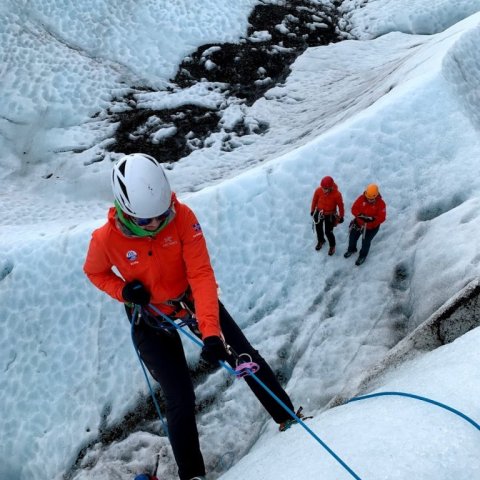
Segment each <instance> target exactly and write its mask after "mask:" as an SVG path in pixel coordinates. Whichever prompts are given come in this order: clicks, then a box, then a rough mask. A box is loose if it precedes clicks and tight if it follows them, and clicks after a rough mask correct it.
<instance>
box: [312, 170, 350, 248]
mask: <svg viewBox="0 0 480 480" xmlns="http://www.w3.org/2000/svg"><path fill="white" fill-rule="evenodd" d="M310 215H311V216H312V217H313V222H314V223H315V229H316V231H317V240H318V242H317V245H316V247H315V250H320V249H321V248H322V246H323V244H324V243H325V237H327V240H328V245H329V247H330V248H329V250H328V254H329V255H333V254H334V253H335V235H334V234H333V229H334V227H335V226H336V225H337V223H343V217H344V215H345V210H344V206H343V198H342V194H341V193H340V190H339V189H338V187H337V185H336V183H335V182H334V180H333V178H332V177H329V176H327V177H323V178H322V181H321V182H320V186H319V187H318V188H317V189H316V190H315V193H314V194H313V199H312V205H311V207H310ZM324 229H325V236H324Z"/></svg>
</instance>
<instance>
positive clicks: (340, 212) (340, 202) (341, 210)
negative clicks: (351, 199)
mask: <svg viewBox="0 0 480 480" xmlns="http://www.w3.org/2000/svg"><path fill="white" fill-rule="evenodd" d="M337 207H338V215H339V217H341V218H343V217H344V216H345V206H344V205H343V197H342V194H341V193H340V191H339V192H338V199H337Z"/></svg>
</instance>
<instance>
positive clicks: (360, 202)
mask: <svg viewBox="0 0 480 480" xmlns="http://www.w3.org/2000/svg"><path fill="white" fill-rule="evenodd" d="M352 215H353V216H354V217H355V218H354V219H353V220H352V222H351V223H350V235H349V238H348V250H347V251H346V252H345V254H344V255H343V256H344V257H345V258H348V257H350V256H351V255H353V254H354V253H355V252H356V251H357V241H358V239H359V238H360V235H362V248H361V249H360V252H359V254H358V258H357V261H356V262H355V265H361V264H362V263H363V262H365V259H366V258H367V255H368V251H369V250H370V244H371V243H372V240H373V237H374V236H375V235H376V234H377V233H378V230H379V228H380V225H381V224H382V223H383V222H384V221H385V220H386V218H387V207H386V205H385V202H384V201H383V199H382V196H381V195H380V192H379V191H378V186H377V185H376V184H375V183H371V184H370V185H368V186H367V188H366V189H365V191H364V192H363V193H362V195H360V196H359V197H358V198H357V199H356V200H355V202H354V203H353V205H352Z"/></svg>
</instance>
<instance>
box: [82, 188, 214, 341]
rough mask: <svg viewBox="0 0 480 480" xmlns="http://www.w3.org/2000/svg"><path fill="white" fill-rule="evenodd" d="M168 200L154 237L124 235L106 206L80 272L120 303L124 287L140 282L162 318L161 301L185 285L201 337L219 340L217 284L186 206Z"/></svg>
mask: <svg viewBox="0 0 480 480" xmlns="http://www.w3.org/2000/svg"><path fill="white" fill-rule="evenodd" d="M172 200H173V205H174V207H175V211H176V214H175V217H174V218H173V220H172V221H171V222H170V223H169V224H168V225H167V226H166V227H165V228H164V229H163V230H161V231H160V232H159V233H158V234H157V235H155V236H154V237H136V236H127V235H126V234H125V233H123V232H122V231H121V230H120V229H119V227H118V225H117V222H118V220H117V219H116V211H115V208H113V207H112V208H111V209H110V211H109V213H108V221H107V223H106V224H105V225H103V226H102V227H100V228H98V229H97V230H95V231H94V232H93V234H92V239H91V241H90V246H89V249H88V253H87V258H86V260H85V264H84V266H83V270H84V272H85V274H86V275H87V277H88V278H89V279H90V281H91V282H92V283H93V284H94V285H95V286H96V287H98V288H99V289H100V290H103V291H104V292H106V293H108V294H109V295H110V296H111V297H113V298H115V299H116V300H119V301H120V302H124V300H123V297H122V289H123V287H124V286H125V283H126V282H131V281H132V280H140V281H141V282H142V283H143V284H144V285H145V287H146V288H147V290H148V291H149V292H150V294H151V303H152V304H153V305H155V307H157V308H158V309H159V310H161V311H162V312H164V313H166V314H167V315H168V314H170V313H171V312H172V310H173V309H172V307H171V306H169V305H166V304H165V303H164V302H166V301H168V300H171V299H175V298H177V297H179V296H180V295H181V294H182V293H183V292H185V290H186V289H187V287H188V286H190V288H191V289H192V294H193V300H194V303H195V313H196V317H197V321H198V326H199V328H200V331H201V333H202V335H203V338H205V337H208V336H211V335H220V324H219V312H218V295H217V282H216V280H215V274H214V272H213V269H212V266H211V263H210V257H209V255H208V251H207V245H206V242H205V238H204V236H203V233H202V229H201V227H200V224H199V223H198V220H197V218H196V217H195V214H194V213H193V212H192V211H191V210H190V208H189V207H187V206H186V205H183V204H181V203H180V202H179V201H178V200H177V199H176V197H175V195H172ZM112 267H116V269H117V270H118V272H119V273H120V275H121V277H120V276H118V275H116V274H115V273H114V272H113V271H112Z"/></svg>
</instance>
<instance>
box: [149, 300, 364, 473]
mask: <svg viewBox="0 0 480 480" xmlns="http://www.w3.org/2000/svg"><path fill="white" fill-rule="evenodd" d="M149 308H151V309H152V310H153V311H154V312H155V313H157V314H158V315H160V316H161V317H162V318H164V319H165V320H166V321H167V322H169V323H170V324H172V325H173V326H174V327H175V328H176V329H177V330H179V331H180V332H181V333H183V334H184V335H186V336H187V337H188V338H189V339H190V340H192V341H193V342H194V343H196V344H197V345H198V346H199V347H200V348H201V347H203V343H202V342H201V341H200V340H199V339H198V338H197V337H195V336H194V335H192V334H191V333H189V332H187V331H186V330H184V329H182V328H180V327H179V326H178V325H177V324H176V323H175V322H174V321H173V320H172V319H171V318H170V317H168V316H167V315H165V314H164V313H163V312H161V311H160V310H159V309H158V308H156V307H155V306H154V305H151V304H150V305H149ZM219 363H220V365H221V366H222V367H223V368H224V369H225V370H227V371H228V372H229V373H231V374H232V375H234V376H236V372H235V370H233V369H232V368H231V367H230V365H228V364H227V363H225V362H224V361H219ZM249 372H250V376H251V377H252V378H253V379H254V380H255V381H256V382H257V383H258V384H259V385H260V386H261V387H262V388H263V389H264V390H265V391H266V392H267V393H268V394H269V395H270V396H271V397H272V398H273V399H274V400H275V401H276V402H277V403H278V404H279V405H280V406H281V407H282V408H283V409H284V410H285V411H286V412H288V414H289V415H290V416H291V417H292V418H294V419H295V420H296V421H297V422H298V423H299V424H300V425H301V426H302V427H303V428H304V429H305V430H306V431H307V432H308V433H309V434H310V435H311V436H312V437H313V438H314V439H315V440H316V441H317V442H318V443H319V444H320V445H321V446H322V447H323V448H324V449H325V450H326V451H327V452H328V453H329V454H330V455H332V457H333V458H334V459H335V460H336V461H337V462H338V463H340V465H342V467H343V468H345V470H347V472H348V473H350V475H351V476H352V477H353V478H355V479H356V480H361V478H360V477H359V476H358V475H357V474H356V473H355V472H354V471H353V470H352V469H351V468H350V467H349V466H348V465H347V464H346V463H345V462H344V461H343V460H342V459H341V458H340V457H339V456H338V455H337V454H336V453H335V452H334V451H333V450H332V449H331V448H330V447H329V446H328V445H327V444H326V443H325V442H324V441H322V440H321V439H320V437H319V436H318V435H317V434H316V433H315V432H314V431H313V430H311V429H310V428H309V427H308V426H307V425H305V422H303V421H302V420H301V419H300V417H298V415H296V414H295V412H294V411H293V410H291V409H290V408H288V407H287V405H285V403H284V402H283V401H282V400H281V399H280V398H278V397H277V395H275V393H273V392H272V390H270V388H268V387H267V386H266V385H265V383H263V382H262V380H260V379H259V378H258V377H257V376H256V375H255V374H254V373H253V372H252V371H251V370H249Z"/></svg>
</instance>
